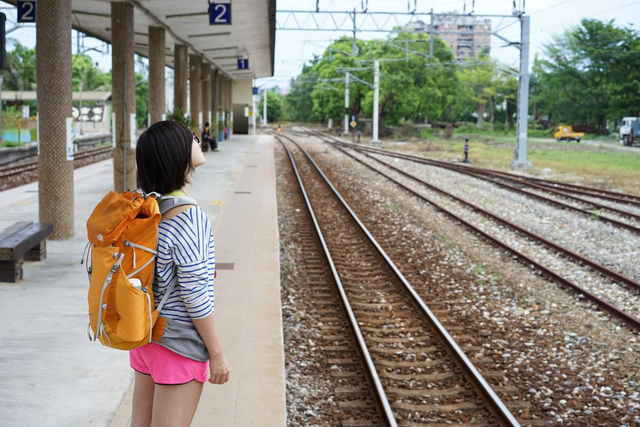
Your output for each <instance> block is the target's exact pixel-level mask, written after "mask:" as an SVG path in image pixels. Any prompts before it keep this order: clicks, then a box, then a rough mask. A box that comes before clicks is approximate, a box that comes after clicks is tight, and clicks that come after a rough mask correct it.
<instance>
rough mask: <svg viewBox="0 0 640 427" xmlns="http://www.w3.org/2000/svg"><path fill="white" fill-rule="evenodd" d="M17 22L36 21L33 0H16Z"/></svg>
mask: <svg viewBox="0 0 640 427" xmlns="http://www.w3.org/2000/svg"><path fill="white" fill-rule="evenodd" d="M18 22H36V2H35V0H18Z"/></svg>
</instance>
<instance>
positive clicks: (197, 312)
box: [154, 206, 216, 323]
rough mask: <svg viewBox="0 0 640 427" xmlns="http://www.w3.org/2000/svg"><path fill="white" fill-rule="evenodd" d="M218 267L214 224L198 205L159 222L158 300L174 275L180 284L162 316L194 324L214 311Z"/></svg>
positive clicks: (156, 294) (155, 295) (156, 292)
mask: <svg viewBox="0 0 640 427" xmlns="http://www.w3.org/2000/svg"><path fill="white" fill-rule="evenodd" d="M215 268H216V256H215V245H214V242H213V234H212V232H211V223H210V222H209V218H207V216H206V215H205V213H204V212H203V211H202V209H201V208H200V207H199V206H194V207H192V208H191V209H188V210H186V211H184V212H181V213H179V214H178V215H176V216H174V217H172V218H168V219H165V220H163V221H162V222H160V226H159V228H158V256H157V261H156V270H157V286H156V288H155V290H154V297H155V300H156V301H160V299H161V298H162V297H163V295H164V293H165V291H166V290H167V288H168V286H169V285H170V284H171V281H172V280H173V278H174V277H175V276H176V275H177V276H178V284H177V286H176V288H175V289H174V290H173V292H172V293H171V296H170V297H169V299H168V300H167V302H166V303H165V305H164V307H162V310H161V313H160V314H161V315H162V316H163V317H167V318H170V319H175V320H177V321H179V322H184V323H192V321H191V320H192V319H201V318H203V317H206V316H208V315H210V314H211V313H213V309H214V298H213V280H214V275H215Z"/></svg>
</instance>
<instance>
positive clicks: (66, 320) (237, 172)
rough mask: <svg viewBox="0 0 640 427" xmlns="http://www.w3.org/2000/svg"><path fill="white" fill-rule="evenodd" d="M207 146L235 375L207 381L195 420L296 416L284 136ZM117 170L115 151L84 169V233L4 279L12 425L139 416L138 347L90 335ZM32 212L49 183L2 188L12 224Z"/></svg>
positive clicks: (55, 244) (206, 186)
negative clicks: (278, 171)
mask: <svg viewBox="0 0 640 427" xmlns="http://www.w3.org/2000/svg"><path fill="white" fill-rule="evenodd" d="M205 156H206V158H207V163H206V164H205V165H203V166H202V167H201V168H199V169H198V170H197V172H196V175H195V178H194V182H193V184H192V190H191V195H192V196H193V197H194V198H196V199H197V200H198V202H199V203H200V205H201V206H202V208H203V209H204V210H205V212H206V213H207V215H208V216H209V218H210V219H211V221H212V224H213V227H214V230H215V231H214V233H215V238H216V260H217V262H218V265H219V267H220V268H219V271H218V277H217V279H216V285H215V286H216V312H215V316H216V325H217V327H218V330H219V333H220V335H221V339H222V342H223V345H224V349H225V353H226V356H227V359H228V360H229V364H230V367H231V380H230V382H229V383H228V384H226V385H224V386H215V385H212V384H206V385H205V389H204V392H203V396H202V400H201V403H200V406H199V409H198V412H197V414H196V418H195V420H194V423H193V425H194V426H199V425H207V426H208V425H216V426H254V425H255V426H284V425H285V418H286V408H285V381H284V354H283V348H282V323H281V316H280V291H279V285H280V284H279V259H278V256H279V255H278V254H279V251H278V228H277V213H276V198H275V172H274V161H273V139H272V138H271V137H268V136H257V137H256V136H244V135H234V136H233V137H232V139H231V140H229V141H225V142H222V143H221V146H220V151H219V152H215V153H213V152H209V153H206V154H205ZM112 175H113V170H112V162H111V160H108V161H103V162H100V163H96V164H94V165H91V166H87V167H85V168H81V169H78V170H76V171H75V174H74V180H75V219H76V222H75V229H76V235H75V237H74V239H72V240H69V241H49V242H47V245H48V258H47V259H46V260H45V261H43V262H28V263H25V267H24V275H25V279H24V280H22V281H21V282H19V283H17V284H8V283H0V325H2V327H0V342H2V345H1V346H0V384H1V385H2V386H1V387H0V420H1V421H0V425H2V426H7V427H13V426H16V427H17V426H32V425H33V426H36V425H37V426H110V425H113V426H126V425H127V424H128V420H129V416H130V411H131V400H130V398H131V390H132V380H133V371H132V370H131V368H130V367H129V361H128V353H127V352H124V351H118V350H111V349H108V348H106V347H103V346H102V345H100V344H99V343H97V342H89V340H88V339H87V335H86V328H87V323H88V317H87V303H86V294H87V288H88V279H87V276H86V272H85V270H84V266H81V265H80V258H81V256H82V252H83V249H84V246H85V244H86V231H85V222H86V219H87V218H88V217H89V215H90V213H91V211H92V210H93V208H94V207H95V205H96V204H97V203H98V201H99V200H100V198H102V197H103V196H104V194H106V193H107V192H108V191H109V190H110V189H111V186H112V182H113V178H112ZM25 220H29V221H37V220H38V193H37V183H33V184H29V185H26V186H23V187H19V188H15V189H12V190H7V191H4V192H0V230H2V229H4V228H6V227H8V226H10V225H11V224H13V223H14V222H16V221H25ZM231 263H232V264H233V265H230V264H231ZM225 264H226V265H225ZM229 268H232V269H229Z"/></svg>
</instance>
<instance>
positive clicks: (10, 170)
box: [0, 147, 113, 191]
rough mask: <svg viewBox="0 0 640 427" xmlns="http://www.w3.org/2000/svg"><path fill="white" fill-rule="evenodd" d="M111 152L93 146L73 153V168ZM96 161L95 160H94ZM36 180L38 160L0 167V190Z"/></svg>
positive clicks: (109, 149)
mask: <svg viewBox="0 0 640 427" xmlns="http://www.w3.org/2000/svg"><path fill="white" fill-rule="evenodd" d="M112 152H113V148H111V147H105V148H95V149H91V150H83V151H79V152H77V153H75V156H74V165H73V166H74V168H79V167H81V166H85V165H87V164H89V163H92V160H91V158H92V157H96V158H97V159H98V160H100V159H102V158H104V156H105V155H107V154H110V153H112ZM95 161H97V160H95ZM37 180H38V162H31V163H25V164H22V165H17V166H9V167H4V168H0V191H4V190H8V189H10V188H14V187H18V186H20V185H25V184H28V183H30V182H34V181H37Z"/></svg>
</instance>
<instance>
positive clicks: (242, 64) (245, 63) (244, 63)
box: [238, 59, 249, 70]
mask: <svg viewBox="0 0 640 427" xmlns="http://www.w3.org/2000/svg"><path fill="white" fill-rule="evenodd" d="M248 69H249V60H248V59H238V70H248Z"/></svg>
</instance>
